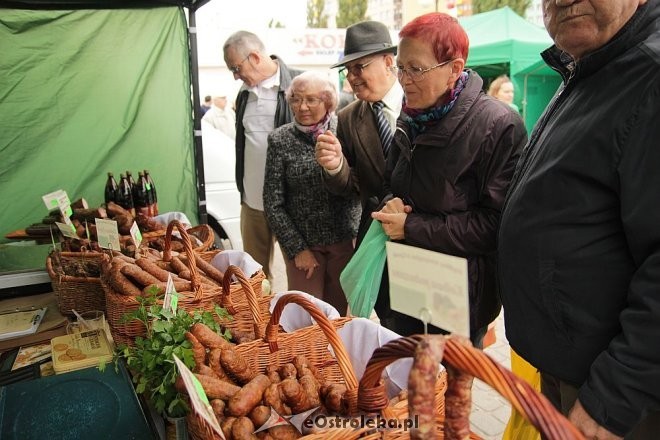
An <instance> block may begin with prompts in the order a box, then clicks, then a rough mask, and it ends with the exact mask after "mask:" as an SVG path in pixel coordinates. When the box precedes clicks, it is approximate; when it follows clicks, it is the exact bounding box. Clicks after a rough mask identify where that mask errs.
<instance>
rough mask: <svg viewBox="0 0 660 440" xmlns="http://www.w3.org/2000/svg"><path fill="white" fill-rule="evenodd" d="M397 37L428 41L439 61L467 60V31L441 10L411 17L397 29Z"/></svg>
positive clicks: (468, 41) (468, 43)
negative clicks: (409, 20) (399, 29)
mask: <svg viewBox="0 0 660 440" xmlns="http://www.w3.org/2000/svg"><path fill="white" fill-rule="evenodd" d="M399 38H416V39H419V40H423V41H428V42H429V43H430V44H431V45H432V46H433V52H434V53H435V58H436V60H437V61H438V62H439V63H441V62H443V61H447V60H453V59H455V58H463V59H464V60H466V61H467V56H468V47H469V46H470V40H469V39H468V36H467V33H466V32H465V30H464V29H463V28H462V27H461V25H460V24H459V23H458V20H456V19H455V18H454V17H452V16H450V15H447V14H443V13H442V12H430V13H428V14H424V15H420V16H419V17H417V18H415V19H413V20H412V21H411V22H409V23H408V24H406V25H405V26H404V27H403V28H402V29H401V31H399Z"/></svg>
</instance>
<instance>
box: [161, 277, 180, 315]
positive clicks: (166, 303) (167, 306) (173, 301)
mask: <svg viewBox="0 0 660 440" xmlns="http://www.w3.org/2000/svg"><path fill="white" fill-rule="evenodd" d="M178 305H179V294H178V293H176V290H175V289H174V281H173V280H172V274H169V275H168V276H167V285H166V287H165V297H164V298H163V309H164V310H165V311H171V312H172V313H173V314H174V315H176V309H177V307H178Z"/></svg>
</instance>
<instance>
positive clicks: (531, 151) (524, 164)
mask: <svg viewBox="0 0 660 440" xmlns="http://www.w3.org/2000/svg"><path fill="white" fill-rule="evenodd" d="M575 70H576V69H575V68H574V69H573V70H571V74H570V75H569V77H568V79H567V80H566V83H565V84H564V86H563V87H562V88H561V89H560V90H559V91H558V92H557V95H556V96H555V97H554V99H553V100H552V102H551V103H550V105H549V107H550V108H549V109H548V111H547V112H545V115H544V116H543V119H541V122H540V123H539V124H538V125H537V127H536V129H535V130H534V132H533V137H532V139H530V140H529V143H528V145H527V147H526V148H525V149H524V150H523V155H522V157H521V158H520V161H521V164H520V168H519V170H518V172H517V173H515V174H514V176H513V179H512V180H511V185H510V186H509V191H507V195H506V197H505V199H504V204H503V205H502V211H501V212H502V213H504V211H505V210H506V207H507V205H508V204H509V199H510V198H511V195H512V194H513V193H514V192H515V190H516V188H517V187H518V185H519V183H520V182H521V181H522V179H523V177H524V176H525V174H526V173H527V171H528V170H529V166H530V165H531V163H532V162H533V160H534V158H535V157H536V155H537V154H538V147H537V145H536V144H537V141H538V139H539V137H540V136H541V133H542V132H543V130H544V129H545V126H546V125H547V124H548V121H549V119H550V117H551V116H552V115H554V113H555V111H556V110H557V108H558V107H559V104H560V101H561V98H562V97H563V96H564V95H565V94H566V90H567V89H568V87H569V86H571V85H572V83H571V80H572V79H573V77H574V76H575Z"/></svg>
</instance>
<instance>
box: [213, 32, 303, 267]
mask: <svg viewBox="0 0 660 440" xmlns="http://www.w3.org/2000/svg"><path fill="white" fill-rule="evenodd" d="M223 51H224V57H225V63H227V67H228V68H229V70H230V71H231V72H232V73H233V74H234V79H236V80H238V79H240V80H242V81H243V85H242V86H241V89H240V90H239V91H238V96H237V98H236V186H237V187H238V191H239V192H240V193H241V235H242V237H243V249H244V250H245V251H246V252H247V253H249V254H250V255H251V256H252V257H253V258H254V259H255V260H256V261H257V262H259V263H260V264H261V265H263V267H264V272H265V274H266V275H267V276H268V278H269V279H271V280H272V270H271V264H272V260H273V250H274V244H275V236H274V235H273V233H272V231H271V230H270V228H269V226H268V222H267V221H266V217H265V215H264V206H263V186H264V174H265V169H266V150H267V149H268V134H270V132H271V131H273V130H274V129H275V128H277V127H279V126H281V125H284V124H287V123H289V122H291V119H292V116H291V109H290V108H289V105H288V104H287V102H286V99H285V96H284V93H285V91H286V89H287V88H288V87H289V84H291V79H292V78H293V77H295V76H296V75H299V74H300V73H301V71H300V70H294V69H290V68H288V67H287V65H286V64H284V62H283V61H282V60H281V59H279V58H277V57H276V56H268V54H267V52H266V49H265V47H264V44H263V42H262V41H261V40H260V39H259V37H257V36H256V35H255V34H253V33H251V32H246V31H238V32H236V33H234V34H232V35H231V36H230V37H229V38H228V39H227V41H226V42H225V44H224V47H223Z"/></svg>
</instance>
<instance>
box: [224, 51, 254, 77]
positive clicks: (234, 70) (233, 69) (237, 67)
mask: <svg viewBox="0 0 660 440" xmlns="http://www.w3.org/2000/svg"><path fill="white" fill-rule="evenodd" d="M248 58H250V54H248V56H246V57H245V58H243V60H242V61H241V62H240V63H238V64H236V65H233V66H230V67H229V71H230V72H231V73H233V74H238V73H240V72H241V66H242V65H243V63H244V62H245V61H247V59H248Z"/></svg>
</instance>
